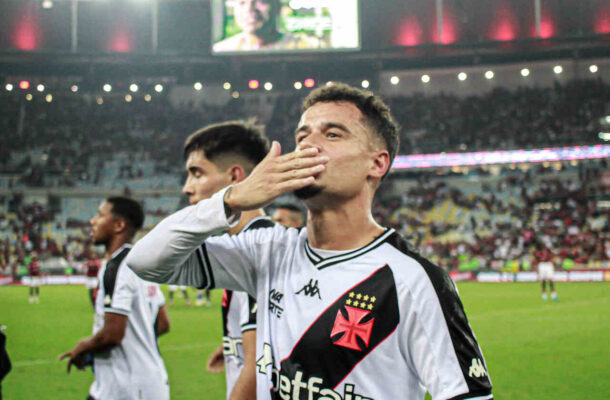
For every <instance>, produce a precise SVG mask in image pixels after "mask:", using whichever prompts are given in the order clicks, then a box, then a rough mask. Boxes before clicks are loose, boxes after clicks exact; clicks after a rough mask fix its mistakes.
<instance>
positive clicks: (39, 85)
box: [36, 83, 44, 92]
mask: <svg viewBox="0 0 610 400" xmlns="http://www.w3.org/2000/svg"><path fill="white" fill-rule="evenodd" d="M36 90H38V91H39V92H44V85H43V84H42V83H39V84H38V86H36Z"/></svg>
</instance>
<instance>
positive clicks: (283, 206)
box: [275, 203, 303, 213]
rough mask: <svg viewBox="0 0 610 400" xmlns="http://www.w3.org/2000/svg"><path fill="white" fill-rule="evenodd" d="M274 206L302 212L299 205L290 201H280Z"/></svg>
mask: <svg viewBox="0 0 610 400" xmlns="http://www.w3.org/2000/svg"><path fill="white" fill-rule="evenodd" d="M275 208H276V209H278V208H285V209H286V210H290V211H294V212H298V213H303V210H302V209H301V208H300V207H299V206H297V205H294V204H292V203H280V204H278V205H277V206H276V207H275Z"/></svg>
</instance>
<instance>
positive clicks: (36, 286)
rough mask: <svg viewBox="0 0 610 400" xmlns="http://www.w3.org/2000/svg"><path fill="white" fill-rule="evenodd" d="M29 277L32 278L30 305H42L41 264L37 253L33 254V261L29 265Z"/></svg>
mask: <svg viewBox="0 0 610 400" xmlns="http://www.w3.org/2000/svg"><path fill="white" fill-rule="evenodd" d="M28 275H29V276H30V299H29V301H30V304H32V303H40V262H39V261H38V255H37V254H36V253H33V254H32V260H31V261H30V264H29V265H28Z"/></svg>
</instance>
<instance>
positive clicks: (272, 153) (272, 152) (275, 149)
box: [261, 140, 282, 162]
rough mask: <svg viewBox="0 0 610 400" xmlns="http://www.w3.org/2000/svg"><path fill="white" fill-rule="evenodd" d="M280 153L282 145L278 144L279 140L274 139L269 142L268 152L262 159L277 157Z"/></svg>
mask: <svg viewBox="0 0 610 400" xmlns="http://www.w3.org/2000/svg"><path fill="white" fill-rule="evenodd" d="M280 155H282V146H280V143H279V142H277V141H275V140H274V141H273V142H271V148H270V149H269V152H268V153H267V155H266V156H265V158H264V159H263V161H264V160H267V159H271V158H277V157H279V156H280ZM261 162H262V161H261Z"/></svg>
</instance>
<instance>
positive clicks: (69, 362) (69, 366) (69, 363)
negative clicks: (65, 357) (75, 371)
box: [68, 360, 72, 373]
mask: <svg viewBox="0 0 610 400" xmlns="http://www.w3.org/2000/svg"><path fill="white" fill-rule="evenodd" d="M71 367H72V360H70V361H68V373H70V368H71Z"/></svg>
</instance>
